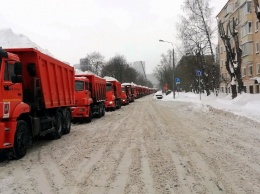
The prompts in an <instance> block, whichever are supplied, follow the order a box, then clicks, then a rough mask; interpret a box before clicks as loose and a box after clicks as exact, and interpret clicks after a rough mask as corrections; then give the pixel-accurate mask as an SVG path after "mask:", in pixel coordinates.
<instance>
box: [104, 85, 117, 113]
mask: <svg viewBox="0 0 260 194" xmlns="http://www.w3.org/2000/svg"><path fill="white" fill-rule="evenodd" d="M114 87H115V86H114V85H113V83H111V82H108V81H107V82H106V103H105V107H106V110H112V111H114V110H116V102H115V99H116V97H115V93H114V90H115V89H114Z"/></svg>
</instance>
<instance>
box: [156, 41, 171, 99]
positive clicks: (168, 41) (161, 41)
mask: <svg viewBox="0 0 260 194" xmlns="http://www.w3.org/2000/svg"><path fill="white" fill-rule="evenodd" d="M159 42H166V43H170V44H171V45H172V78H173V84H172V90H173V91H172V92H173V98H174V99H175V76H174V72H175V64H174V48H173V43H172V42H169V41H165V40H159Z"/></svg>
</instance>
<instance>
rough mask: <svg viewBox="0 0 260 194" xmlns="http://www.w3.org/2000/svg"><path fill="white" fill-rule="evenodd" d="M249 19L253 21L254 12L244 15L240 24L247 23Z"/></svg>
mask: <svg viewBox="0 0 260 194" xmlns="http://www.w3.org/2000/svg"><path fill="white" fill-rule="evenodd" d="M248 21H253V14H252V13H248V14H246V15H245V16H243V17H242V19H241V21H240V24H241V25H243V24H244V23H246V22H248Z"/></svg>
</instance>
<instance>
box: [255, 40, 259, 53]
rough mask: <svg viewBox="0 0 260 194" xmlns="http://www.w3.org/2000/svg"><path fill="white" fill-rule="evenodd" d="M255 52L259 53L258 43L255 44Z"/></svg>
mask: <svg viewBox="0 0 260 194" xmlns="http://www.w3.org/2000/svg"><path fill="white" fill-rule="evenodd" d="M255 52H256V53H259V43H258V42H256V43H255Z"/></svg>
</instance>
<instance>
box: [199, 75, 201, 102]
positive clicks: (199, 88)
mask: <svg viewBox="0 0 260 194" xmlns="http://www.w3.org/2000/svg"><path fill="white" fill-rule="evenodd" d="M199 90H200V100H201V89H200V76H199Z"/></svg>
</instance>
